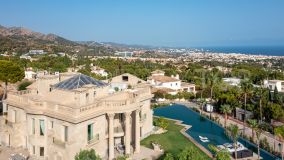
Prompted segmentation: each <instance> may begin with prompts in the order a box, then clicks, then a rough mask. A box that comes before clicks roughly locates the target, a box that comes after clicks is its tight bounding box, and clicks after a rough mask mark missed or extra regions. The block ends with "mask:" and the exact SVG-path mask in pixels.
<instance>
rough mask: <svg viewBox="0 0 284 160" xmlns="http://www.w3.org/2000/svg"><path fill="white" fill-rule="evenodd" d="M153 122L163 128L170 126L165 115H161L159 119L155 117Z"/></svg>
mask: <svg viewBox="0 0 284 160" xmlns="http://www.w3.org/2000/svg"><path fill="white" fill-rule="evenodd" d="M153 123H154V125H155V126H158V127H161V128H163V129H167V127H168V126H169V121H168V120H166V119H165V118H163V117H159V118H158V119H157V120H156V119H154V121H153Z"/></svg>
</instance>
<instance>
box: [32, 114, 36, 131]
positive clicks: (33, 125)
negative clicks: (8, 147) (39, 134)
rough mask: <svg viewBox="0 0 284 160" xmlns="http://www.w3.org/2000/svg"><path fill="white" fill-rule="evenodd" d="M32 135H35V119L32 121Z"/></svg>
mask: <svg viewBox="0 0 284 160" xmlns="http://www.w3.org/2000/svg"><path fill="white" fill-rule="evenodd" d="M32 134H35V119H34V118H33V119H32Z"/></svg>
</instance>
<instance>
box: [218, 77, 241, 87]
mask: <svg viewBox="0 0 284 160" xmlns="http://www.w3.org/2000/svg"><path fill="white" fill-rule="evenodd" d="M222 80H223V81H224V82H225V83H227V84H228V85H230V86H240V84H241V79H240V78H234V77H229V78H223V79H222Z"/></svg>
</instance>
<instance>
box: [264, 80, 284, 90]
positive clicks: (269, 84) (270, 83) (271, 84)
mask: <svg viewBox="0 0 284 160" xmlns="http://www.w3.org/2000/svg"><path fill="white" fill-rule="evenodd" d="M263 84H264V87H266V88H269V89H270V90H271V91H274V89H275V87H276V88H277V90H278V92H284V81H283V80H264V83H263Z"/></svg>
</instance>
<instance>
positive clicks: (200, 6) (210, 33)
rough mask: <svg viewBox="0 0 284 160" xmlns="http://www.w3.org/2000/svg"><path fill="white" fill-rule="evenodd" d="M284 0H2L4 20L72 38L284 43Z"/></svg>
mask: <svg viewBox="0 0 284 160" xmlns="http://www.w3.org/2000/svg"><path fill="white" fill-rule="evenodd" d="M283 8H284V1H283V0H81V1H79V0H27V1H24V0H17V1H16V0H1V5H0V25H3V26H8V27H11V26H21V27H26V28H29V29H32V30H34V31H38V32H43V33H55V34H58V35H60V36H63V37H65V38H67V39H70V40H95V41H101V42H103V41H108V42H110V41H111V42H119V43H128V44H145V45H160V46H187V47H194V46H258V45H268V46H269V45H278V46H279V45H282V46H283V45H284V9H283Z"/></svg>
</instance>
